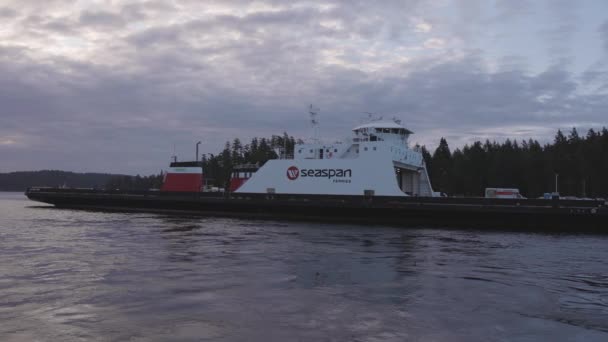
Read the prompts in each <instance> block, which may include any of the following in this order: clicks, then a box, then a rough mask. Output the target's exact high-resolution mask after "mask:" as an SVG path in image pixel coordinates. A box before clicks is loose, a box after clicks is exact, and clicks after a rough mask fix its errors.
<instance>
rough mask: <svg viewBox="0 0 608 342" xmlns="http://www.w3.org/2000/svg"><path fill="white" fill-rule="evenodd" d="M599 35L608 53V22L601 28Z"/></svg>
mask: <svg viewBox="0 0 608 342" xmlns="http://www.w3.org/2000/svg"><path fill="white" fill-rule="evenodd" d="M598 31H599V33H600V37H601V39H602V41H603V42H604V49H605V50H606V51H607V52H608V20H607V21H605V22H604V23H603V24H602V26H600V28H599V30H598Z"/></svg>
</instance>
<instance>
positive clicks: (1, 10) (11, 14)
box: [0, 7, 19, 19]
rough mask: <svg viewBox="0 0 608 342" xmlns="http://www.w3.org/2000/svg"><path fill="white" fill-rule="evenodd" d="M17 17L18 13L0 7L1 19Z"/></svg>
mask: <svg viewBox="0 0 608 342" xmlns="http://www.w3.org/2000/svg"><path fill="white" fill-rule="evenodd" d="M17 15H19V13H18V12H17V11H16V10H14V9H12V8H8V7H0V18H2V19H8V18H14V17H16V16H17Z"/></svg>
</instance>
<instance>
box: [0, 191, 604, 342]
mask: <svg viewBox="0 0 608 342" xmlns="http://www.w3.org/2000/svg"><path fill="white" fill-rule="evenodd" d="M607 260H608V237H607V236H597V235H595V236H594V235H547V234H522V233H509V232H482V231H475V230H468V231H467V230H461V231H456V230H439V229H423V228H420V229H409V230H406V229H399V228H393V227H374V226H354V225H335V224H332V225H330V224H317V223H297V222H279V221H250V220H237V219H225V218H197V217H175V216H173V217H171V216H164V215H154V214H122V213H98V212H85V211H74V210H61V209H54V208H44V207H42V206H41V205H40V204H37V203H35V202H30V201H28V200H27V199H26V198H25V197H23V195H21V194H15V193H0V275H1V277H0V340H2V341H35V340H38V341H80V340H93V341H95V340H103V341H125V340H130V341H166V340H171V341H539V340H547V341H608V266H607V265H606V261H607Z"/></svg>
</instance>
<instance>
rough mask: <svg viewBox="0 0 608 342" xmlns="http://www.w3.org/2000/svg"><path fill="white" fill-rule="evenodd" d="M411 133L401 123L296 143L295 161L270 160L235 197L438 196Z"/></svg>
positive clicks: (366, 126) (382, 123)
mask: <svg viewBox="0 0 608 342" xmlns="http://www.w3.org/2000/svg"><path fill="white" fill-rule="evenodd" d="M411 134H412V132H411V131H410V130H408V129H407V128H405V127H404V126H402V125H401V123H400V122H399V121H397V120H393V121H372V122H369V123H366V124H363V125H360V126H358V127H355V128H354V129H353V130H352V136H351V137H350V138H348V139H346V140H344V141H339V142H335V143H323V142H320V141H319V140H317V139H313V141H311V142H308V143H302V144H297V145H296V146H295V148H294V151H293V152H294V155H293V159H274V160H269V161H268V162H266V164H264V166H263V167H261V168H260V169H259V170H258V171H257V172H255V173H254V174H253V175H252V176H251V178H249V179H248V180H247V181H246V182H245V183H244V184H243V185H242V186H240V187H239V188H238V189H237V190H236V191H235V192H236V193H277V194H311V195H313V194H315V195H318V194H321V195H368V196H370V195H373V196H433V189H432V187H431V182H430V180H429V177H428V173H427V170H426V165H425V163H424V159H423V157H422V154H421V153H420V151H419V149H418V148H410V147H409V146H408V138H409V136H410V135H411Z"/></svg>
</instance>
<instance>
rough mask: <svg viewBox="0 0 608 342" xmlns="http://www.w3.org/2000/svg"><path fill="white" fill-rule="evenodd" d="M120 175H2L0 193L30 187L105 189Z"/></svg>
mask: <svg viewBox="0 0 608 342" xmlns="http://www.w3.org/2000/svg"><path fill="white" fill-rule="evenodd" d="M116 176H118V175H113V174H107V173H76V172H66V171H57V170H42V171H20V172H10V173H0V191H25V189H27V188H28V187H33V186H46V187H71V188H104V187H105V185H106V183H107V182H108V181H109V180H110V179H112V178H113V177H116Z"/></svg>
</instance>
